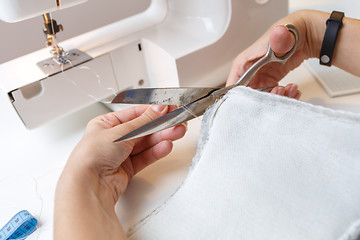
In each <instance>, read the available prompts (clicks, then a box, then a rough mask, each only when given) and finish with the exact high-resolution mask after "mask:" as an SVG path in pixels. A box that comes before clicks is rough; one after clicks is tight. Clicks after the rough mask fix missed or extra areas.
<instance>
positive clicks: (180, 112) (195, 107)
mask: <svg viewBox="0 0 360 240" xmlns="http://www.w3.org/2000/svg"><path fill="white" fill-rule="evenodd" d="M217 90H218V89H214V90H213V92H217ZM220 90H222V89H220ZM217 99H218V98H216V97H214V96H213V95H212V92H210V93H208V95H207V96H205V97H202V98H200V99H198V100H196V101H194V102H192V103H189V104H187V105H184V106H182V107H179V108H178V109H176V110H174V111H172V112H170V113H168V114H165V115H164V116H161V117H159V118H157V119H155V120H153V121H151V122H149V123H147V124H145V125H143V126H141V127H139V128H137V129H135V130H134V131H132V132H129V133H128V134H126V135H124V136H122V137H120V138H118V139H116V140H115V141H114V142H119V141H125V140H131V139H134V138H139V137H143V136H146V135H149V134H152V133H155V132H159V131H161V130H164V129H167V128H171V127H173V126H176V125H179V124H180V123H183V122H186V121H189V120H191V119H193V118H196V117H199V116H201V115H203V114H204V112H205V110H206V109H207V108H208V107H209V106H211V105H213V104H214V103H215V101H216V100H217Z"/></svg>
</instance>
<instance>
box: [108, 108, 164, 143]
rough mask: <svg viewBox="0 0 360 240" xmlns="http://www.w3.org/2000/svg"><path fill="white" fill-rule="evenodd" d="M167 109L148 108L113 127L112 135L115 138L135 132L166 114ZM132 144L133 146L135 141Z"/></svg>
mask: <svg viewBox="0 0 360 240" xmlns="http://www.w3.org/2000/svg"><path fill="white" fill-rule="evenodd" d="M168 109H169V107H168V106H167V105H152V106H150V107H148V108H147V109H146V111H145V112H144V113H143V114H141V115H140V116H138V117H137V118H135V119H133V120H131V121H128V122H125V123H123V124H121V125H118V126H115V127H113V128H112V135H114V136H116V138H118V137H121V136H123V135H125V134H127V133H129V132H131V131H133V130H135V129H136V128H138V127H140V126H142V125H145V124H146V123H148V122H150V121H152V120H154V119H156V118H158V117H160V116H162V115H164V114H166V113H167V112H168ZM114 140H115V138H114ZM130 141H131V140H130ZM130 141H128V142H130ZM132 142H133V143H134V144H135V141H132Z"/></svg>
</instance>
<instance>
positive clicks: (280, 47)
mask: <svg viewBox="0 0 360 240" xmlns="http://www.w3.org/2000/svg"><path fill="white" fill-rule="evenodd" d="M294 44H295V37H294V35H293V34H292V33H291V32H290V31H288V29H287V28H286V27H285V26H283V25H280V26H277V27H275V28H274V29H273V30H272V31H271V34H270V46H271V49H272V50H273V51H274V52H275V55H276V56H278V57H281V56H283V55H285V54H286V53H287V52H289V51H290V50H291V48H292V47H293V46H294Z"/></svg>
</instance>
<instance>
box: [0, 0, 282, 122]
mask: <svg viewBox="0 0 360 240" xmlns="http://www.w3.org/2000/svg"><path fill="white" fill-rule="evenodd" d="M80 3H82V4H88V3H87V2H86V0H41V1H40V0H32V1H29V0H2V1H1V3H0V19H1V20H3V21H6V22H14V21H22V20H25V19H28V18H31V17H34V16H40V15H43V17H44V24H45V29H44V33H45V35H46V43H47V44H48V46H51V49H50V48H44V49H41V50H38V51H35V52H33V53H30V54H27V55H25V56H22V57H20V58H17V59H14V60H11V61H8V62H6V63H4V64H1V66H0V87H1V89H2V90H3V91H6V93H7V94H8V97H9V102H10V103H11V104H12V105H13V107H14V109H15V110H16V112H17V113H18V115H19V117H20V118H21V119H22V121H23V123H24V124H25V126H26V127H27V128H35V127H37V126H40V125H42V124H44V123H45V122H48V121H50V120H52V119H55V118H58V117H60V116H63V115H66V114H69V113H71V112H74V111H76V110H78V109H81V108H83V107H85V106H88V105H90V104H92V103H94V102H96V101H98V100H102V99H104V98H106V97H109V96H110V97H111V96H112V95H113V94H114V92H118V91H121V90H124V89H127V88H138V87H161V86H164V87H165V86H167V87H169V86H173V87H174V86H180V85H181V86H194V85H197V86H214V85H220V84H222V83H224V82H225V79H226V76H227V74H228V72H229V69H230V64H231V62H232V60H233V59H234V57H235V56H236V55H237V54H238V53H239V52H241V51H242V50H243V49H244V48H246V47H247V46H249V45H250V44H251V43H252V42H253V41H254V40H255V39H257V38H258V37H259V36H260V35H261V34H262V33H263V32H264V31H265V30H266V29H267V28H268V27H269V25H270V24H271V23H273V22H274V21H275V20H276V19H278V18H280V17H283V16H284V15H286V14H287V12H288V3H287V0H241V1H240V0H208V1H206V2H205V1H201V0H181V1H180V0H177V1H176V0H152V1H151V2H150V4H149V6H148V7H147V9H146V10H145V11H142V12H140V13H138V14H136V15H133V16H131V17H127V18H125V19H122V17H121V16H119V19H122V20H120V21H118V22H114V23H112V24H110V25H107V26H104V27H101V28H98V29H94V30H92V31H90V32H87V33H84V34H81V35H79V36H76V37H74V38H71V39H68V40H66V41H64V42H61V43H59V44H58V43H57V41H56V33H57V32H59V31H61V30H62V26H61V25H60V24H57V23H56V21H54V19H52V18H51V15H50V14H49V13H50V12H53V11H58V10H60V11H61V9H63V8H67V7H71V6H74V5H76V4H80ZM127 4H129V3H127ZM130 4H133V5H134V6H136V4H138V3H137V1H131V3H130ZM96 17H101V16H96ZM67 18H71V16H67ZM57 20H58V21H59V22H61V19H57ZM74 24H76V22H74ZM80 28H81V26H79V29H80ZM64 31H66V26H64ZM34 34H35V33H34ZM39 34H40V33H39ZM49 52H51V53H49ZM89 95H91V96H89Z"/></svg>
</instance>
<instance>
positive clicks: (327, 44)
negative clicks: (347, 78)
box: [320, 11, 344, 66]
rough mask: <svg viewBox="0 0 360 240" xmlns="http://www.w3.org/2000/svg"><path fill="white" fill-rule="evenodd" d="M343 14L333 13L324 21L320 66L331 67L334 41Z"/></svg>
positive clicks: (340, 25)
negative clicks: (324, 29)
mask: <svg viewBox="0 0 360 240" xmlns="http://www.w3.org/2000/svg"><path fill="white" fill-rule="evenodd" d="M343 17H344V13H343V12H337V11H333V12H332V13H331V15H330V18H329V19H328V20H327V21H326V31H325V35H324V39H323V43H322V46H321V51H320V64H321V65H327V66H331V61H332V56H333V53H334V48H335V43H336V39H337V36H338V33H339V30H340V28H341V27H342V19H343Z"/></svg>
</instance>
